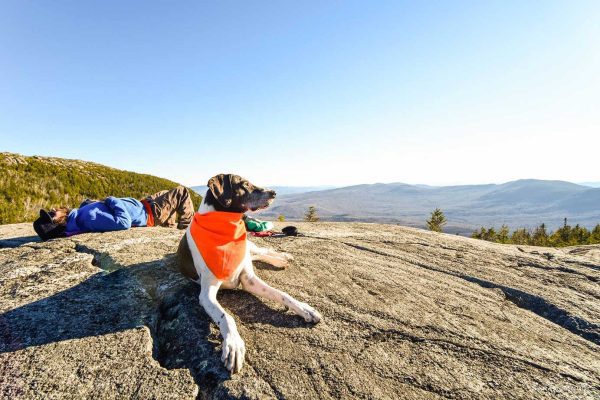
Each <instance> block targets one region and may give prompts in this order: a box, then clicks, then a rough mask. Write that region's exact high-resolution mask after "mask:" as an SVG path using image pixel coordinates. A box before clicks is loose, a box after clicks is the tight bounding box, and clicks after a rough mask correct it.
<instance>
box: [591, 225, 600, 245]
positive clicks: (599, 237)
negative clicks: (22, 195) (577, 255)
mask: <svg viewBox="0 0 600 400" xmlns="http://www.w3.org/2000/svg"><path fill="white" fill-rule="evenodd" d="M588 244H600V224H598V225H596V226H595V227H594V229H593V230H592V232H591V233H590V237H589V238H588Z"/></svg>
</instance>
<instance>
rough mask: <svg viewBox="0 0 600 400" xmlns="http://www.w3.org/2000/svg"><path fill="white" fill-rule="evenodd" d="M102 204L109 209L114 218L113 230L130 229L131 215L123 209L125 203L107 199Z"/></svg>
mask: <svg viewBox="0 0 600 400" xmlns="http://www.w3.org/2000/svg"><path fill="white" fill-rule="evenodd" d="M104 204H106V206H107V207H108V208H110V209H111V211H112V212H113V215H114V216H115V224H116V227H115V230H122V229H129V228H131V215H129V212H127V209H126V208H125V203H123V201H122V200H120V199H117V198H116V197H112V196H110V197H107V198H106V200H104Z"/></svg>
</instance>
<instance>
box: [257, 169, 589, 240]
mask: <svg viewBox="0 0 600 400" xmlns="http://www.w3.org/2000/svg"><path fill="white" fill-rule="evenodd" d="M308 206H315V207H316V208H317V213H318V215H319V216H320V217H321V218H322V219H323V220H330V221H366V222H387V223H400V224H405V225H409V226H415V227H423V226H424V225H425V220H426V219H427V218H428V217H429V214H430V213H431V211H433V209H435V208H441V209H442V210H443V211H444V213H445V214H446V216H447V217H448V221H449V222H448V226H447V231H448V232H451V233H460V234H463V235H468V234H470V233H471V232H472V231H473V230H475V229H478V228H480V227H481V226H498V227H499V226H500V225H502V224H506V225H508V226H509V227H510V228H512V229H516V228H521V227H526V228H533V227H535V226H537V225H539V224H541V223H545V224H546V226H547V227H549V228H551V229H556V228H558V227H560V226H561V225H562V223H563V221H564V218H568V219H569V221H571V223H572V224H573V225H574V224H577V223H578V224H580V225H583V226H586V227H588V228H592V227H593V226H595V225H596V224H597V223H599V222H600V189H598V188H591V187H587V186H583V185H578V184H575V183H572V182H567V181H560V180H538V179H520V180H516V181H511V182H506V183H503V184H482V185H456V186H440V187H423V186H422V185H410V184H405V183H401V182H395V183H387V184H384V183H374V184H360V185H353V186H348V187H343V188H335V189H330V190H323V191H317V192H310V193H297V194H288V195H283V196H278V197H277V200H276V202H275V203H274V204H273V206H272V207H271V208H269V209H268V210H266V211H265V212H264V213H263V214H262V216H263V217H269V218H270V217H276V216H278V215H284V216H285V217H286V218H288V219H291V220H295V219H302V218H303V216H304V212H305V211H306V209H307V208H308Z"/></svg>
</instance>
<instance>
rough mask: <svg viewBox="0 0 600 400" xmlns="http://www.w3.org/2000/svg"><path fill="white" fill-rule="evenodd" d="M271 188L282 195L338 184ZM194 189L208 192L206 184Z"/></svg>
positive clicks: (270, 187)
mask: <svg viewBox="0 0 600 400" xmlns="http://www.w3.org/2000/svg"><path fill="white" fill-rule="evenodd" d="M266 187H268V188H269V189H273V190H274V191H275V192H276V193H277V195H278V196H282V195H284V194H296V193H306V192H314V191H317V190H327V189H334V188H336V187H338V186H330V185H329V186H266ZM191 188H192V189H193V190H195V191H196V193H198V194H199V195H201V196H204V194H205V193H206V189H207V187H206V186H192V187H191Z"/></svg>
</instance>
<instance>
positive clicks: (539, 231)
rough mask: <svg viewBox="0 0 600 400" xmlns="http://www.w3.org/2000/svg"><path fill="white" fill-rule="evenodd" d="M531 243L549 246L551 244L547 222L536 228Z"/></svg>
mask: <svg viewBox="0 0 600 400" xmlns="http://www.w3.org/2000/svg"><path fill="white" fill-rule="evenodd" d="M531 244H533V245H534V246H548V245H549V244H550V242H549V238H548V232H547V231H546V224H544V223H542V224H541V225H540V226H538V227H537V228H535V231H533V236H532V237H531Z"/></svg>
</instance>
